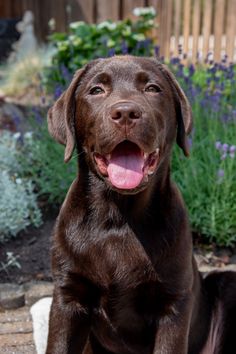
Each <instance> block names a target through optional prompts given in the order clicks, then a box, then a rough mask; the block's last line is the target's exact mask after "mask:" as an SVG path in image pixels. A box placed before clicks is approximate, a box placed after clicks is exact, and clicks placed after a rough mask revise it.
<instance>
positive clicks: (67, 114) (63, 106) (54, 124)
mask: <svg viewBox="0 0 236 354" xmlns="http://www.w3.org/2000/svg"><path fill="white" fill-rule="evenodd" d="M83 72H84V69H80V70H78V71H77V72H76V73H75V75H74V78H73V80H72V82H71V84H70V86H69V87H68V89H67V90H66V91H65V92H64V93H63V94H62V95H61V96H60V97H59V99H58V100H57V101H56V102H55V104H54V105H53V106H52V107H51V108H50V109H49V111H48V130H49V133H50V134H51V135H52V137H53V138H54V139H55V140H56V141H58V142H59V143H60V144H63V145H65V146H66V148H65V155H64V161H65V162H68V161H69V160H70V158H71V156H72V154H73V151H74V147H75V129H74V119H75V104H76V102H75V92H76V89H77V87H78V84H79V81H80V79H81V75H82V73H83Z"/></svg>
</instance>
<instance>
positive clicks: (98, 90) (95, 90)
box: [89, 86, 105, 95]
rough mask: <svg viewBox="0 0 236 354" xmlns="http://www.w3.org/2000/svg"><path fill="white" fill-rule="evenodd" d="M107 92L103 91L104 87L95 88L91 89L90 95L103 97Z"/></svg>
mask: <svg viewBox="0 0 236 354" xmlns="http://www.w3.org/2000/svg"><path fill="white" fill-rule="evenodd" d="M104 92H105V91H104V90H103V88H102V87H100V86H94V87H92V88H91V90H90V91H89V94H90V95H101V94H102V93H104Z"/></svg>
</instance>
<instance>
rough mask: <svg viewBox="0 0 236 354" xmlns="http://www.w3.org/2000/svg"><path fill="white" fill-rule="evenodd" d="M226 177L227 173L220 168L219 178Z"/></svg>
mask: <svg viewBox="0 0 236 354" xmlns="http://www.w3.org/2000/svg"><path fill="white" fill-rule="evenodd" d="M224 175H225V171H224V170H223V169H222V168H220V169H219V170H218V172H217V176H218V177H219V178H222V177H224Z"/></svg>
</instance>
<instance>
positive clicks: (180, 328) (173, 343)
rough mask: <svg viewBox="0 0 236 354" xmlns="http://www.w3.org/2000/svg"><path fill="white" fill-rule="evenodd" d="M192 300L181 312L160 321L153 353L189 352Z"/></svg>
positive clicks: (180, 353) (185, 353) (177, 353)
mask: <svg viewBox="0 0 236 354" xmlns="http://www.w3.org/2000/svg"><path fill="white" fill-rule="evenodd" d="M189 305H190V302H189V303H188V304H186V306H185V309H184V310H183V309H181V314H180V313H179V314H176V315H172V316H171V317H169V316H168V317H167V316H166V317H164V318H162V319H161V320H160V321H159V324H158V329H157V333H156V338H155V346H154V351H153V354H187V353H188V337H189V327H190V318H191V306H189Z"/></svg>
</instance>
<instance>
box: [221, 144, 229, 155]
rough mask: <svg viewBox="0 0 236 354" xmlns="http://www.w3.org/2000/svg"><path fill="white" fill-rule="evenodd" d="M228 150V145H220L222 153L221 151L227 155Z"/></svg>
mask: <svg viewBox="0 0 236 354" xmlns="http://www.w3.org/2000/svg"><path fill="white" fill-rule="evenodd" d="M228 149H229V145H228V144H223V145H222V151H223V152H224V153H227V152H228Z"/></svg>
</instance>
